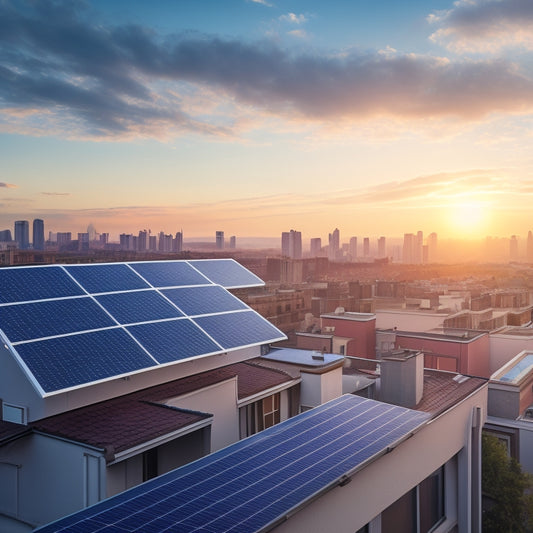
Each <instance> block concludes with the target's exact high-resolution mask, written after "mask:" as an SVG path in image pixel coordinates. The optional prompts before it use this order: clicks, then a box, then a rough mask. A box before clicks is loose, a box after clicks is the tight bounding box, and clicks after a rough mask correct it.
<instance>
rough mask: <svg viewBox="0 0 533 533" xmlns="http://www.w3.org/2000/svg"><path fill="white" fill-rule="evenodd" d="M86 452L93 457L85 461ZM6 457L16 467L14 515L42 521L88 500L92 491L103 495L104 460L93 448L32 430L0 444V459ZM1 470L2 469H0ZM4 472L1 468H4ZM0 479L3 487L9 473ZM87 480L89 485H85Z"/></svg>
mask: <svg viewBox="0 0 533 533" xmlns="http://www.w3.org/2000/svg"><path fill="white" fill-rule="evenodd" d="M86 456H90V457H91V458H94V460H89V461H87V459H86ZM6 458H8V460H9V462H10V463H16V464H18V465H20V466H19V468H18V475H17V477H18V487H16V489H17V490H18V502H17V504H18V514H17V516H16V518H18V519H19V520H23V521H25V522H28V523H30V524H32V525H42V524H45V523H48V522H51V521H52V520H56V519H57V518H60V517H61V516H64V515H66V514H70V513H72V512H74V511H77V510H79V509H81V508H83V507H85V505H86V504H87V503H91V499H92V498H93V497H94V494H95V491H96V492H97V493H98V496H99V498H103V497H104V496H105V494H103V472H104V469H105V460H104V458H103V456H102V455H101V454H100V453H99V452H98V451H95V450H91V449H90V448H84V447H81V446H77V445H74V444H72V443H69V442H66V441H63V440H59V439H53V438H49V437H46V436H43V435H39V434H32V435H29V436H27V437H23V438H21V439H18V440H16V441H14V442H12V443H10V444H7V445H6V446H3V447H2V448H0V462H1V461H4V460H5V459H6ZM0 473H2V471H0ZM4 474H5V472H4ZM7 475H8V477H7V478H4V479H0V485H2V486H3V490H6V492H7V493H10V489H9V487H8V486H6V485H9V484H10V483H12V482H13V479H12V476H10V473H9V472H7ZM86 480H89V481H90V482H91V483H92V484H93V486H92V487H89V486H86V483H85V481H86Z"/></svg>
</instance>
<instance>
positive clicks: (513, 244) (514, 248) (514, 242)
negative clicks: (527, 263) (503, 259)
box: [509, 235, 518, 261]
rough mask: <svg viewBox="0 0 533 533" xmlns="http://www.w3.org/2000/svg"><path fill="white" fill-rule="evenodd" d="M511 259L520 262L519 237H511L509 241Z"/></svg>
mask: <svg viewBox="0 0 533 533" xmlns="http://www.w3.org/2000/svg"><path fill="white" fill-rule="evenodd" d="M509 258H510V260H511V261H518V237H517V236H516V235H511V239H510V240H509Z"/></svg>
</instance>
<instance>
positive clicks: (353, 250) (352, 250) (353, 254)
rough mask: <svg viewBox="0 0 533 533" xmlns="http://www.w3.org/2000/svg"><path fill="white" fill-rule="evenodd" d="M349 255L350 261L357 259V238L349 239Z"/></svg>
mask: <svg viewBox="0 0 533 533" xmlns="http://www.w3.org/2000/svg"><path fill="white" fill-rule="evenodd" d="M349 254H350V259H351V260H352V261H355V260H356V259H357V237H350V246H349Z"/></svg>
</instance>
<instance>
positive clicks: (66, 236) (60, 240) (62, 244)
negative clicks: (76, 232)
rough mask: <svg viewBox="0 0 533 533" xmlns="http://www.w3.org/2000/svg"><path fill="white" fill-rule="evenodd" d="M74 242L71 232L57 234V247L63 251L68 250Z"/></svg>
mask: <svg viewBox="0 0 533 533" xmlns="http://www.w3.org/2000/svg"><path fill="white" fill-rule="evenodd" d="M71 242H72V233H71V232H70V231H58V232H57V247H58V248H59V249H60V250H61V249H62V248H66V247H67V246H68V245H69V244H70V243H71Z"/></svg>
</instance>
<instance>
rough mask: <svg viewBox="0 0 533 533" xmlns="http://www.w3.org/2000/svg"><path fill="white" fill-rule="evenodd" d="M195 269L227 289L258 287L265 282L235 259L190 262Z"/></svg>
mask: <svg viewBox="0 0 533 533" xmlns="http://www.w3.org/2000/svg"><path fill="white" fill-rule="evenodd" d="M189 263H190V264H191V265H193V266H194V268H197V269H198V270H199V271H200V272H201V273H202V274H205V275H206V276H207V277H208V278H209V279H210V280H211V281H212V282H213V283H216V284H217V285H222V286H223V287H225V288H227V289H230V288H231V289H234V288H237V287H257V286H260V285H264V282H263V281H262V280H261V279H260V278H258V277H257V276H256V275H255V274H253V273H252V272H250V271H249V270H248V269H246V268H244V267H243V266H242V265H240V264H239V263H237V261H235V260H234V259H201V260H197V261H189Z"/></svg>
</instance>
